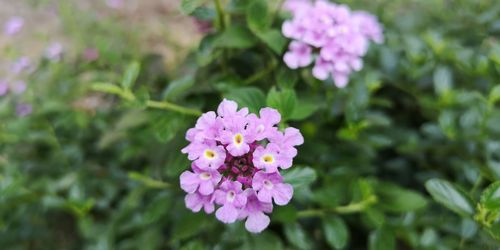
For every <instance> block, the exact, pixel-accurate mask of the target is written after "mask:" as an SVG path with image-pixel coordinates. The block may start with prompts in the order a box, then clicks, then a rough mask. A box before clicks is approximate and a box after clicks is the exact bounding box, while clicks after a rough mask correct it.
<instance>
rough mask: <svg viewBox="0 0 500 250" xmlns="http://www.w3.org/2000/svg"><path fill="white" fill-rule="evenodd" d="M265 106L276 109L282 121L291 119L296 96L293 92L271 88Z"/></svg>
mask: <svg viewBox="0 0 500 250" xmlns="http://www.w3.org/2000/svg"><path fill="white" fill-rule="evenodd" d="M266 102H267V105H268V106H269V107H271V108H275V109H277V110H278V111H279V112H280V113H281V117H282V119H283V120H284V121H286V120H288V119H289V118H290V117H292V115H293V112H294V110H295V106H296V105H297V96H296V95H295V91H293V90H291V89H282V90H279V91H278V90H276V88H272V89H271V90H270V91H269V93H268V94H267V101H266Z"/></svg>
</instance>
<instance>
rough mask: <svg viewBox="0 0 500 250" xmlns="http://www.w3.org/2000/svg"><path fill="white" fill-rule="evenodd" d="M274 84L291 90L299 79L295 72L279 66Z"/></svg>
mask: <svg viewBox="0 0 500 250" xmlns="http://www.w3.org/2000/svg"><path fill="white" fill-rule="evenodd" d="M275 78H276V84H278V86H280V87H281V88H293V86H295V84H296V83H297V81H298V80H299V77H298V75H297V71H294V70H291V69H289V68H288V67H286V66H281V67H279V68H278V70H277V71H276V77H275Z"/></svg>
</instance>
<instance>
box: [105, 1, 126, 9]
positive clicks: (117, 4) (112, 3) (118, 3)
mask: <svg viewBox="0 0 500 250" xmlns="http://www.w3.org/2000/svg"><path fill="white" fill-rule="evenodd" d="M123 4H124V3H123V0H106V5H108V7H110V8H113V9H119V8H121V7H123Z"/></svg>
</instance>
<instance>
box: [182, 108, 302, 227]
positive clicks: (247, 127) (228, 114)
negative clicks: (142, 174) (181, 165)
mask: <svg viewBox="0 0 500 250" xmlns="http://www.w3.org/2000/svg"><path fill="white" fill-rule="evenodd" d="M259 115H260V117H258V116H257V115H255V114H252V113H250V114H249V112H248V109H247V108H242V109H240V110H238V105H237V104H236V102H234V101H230V100H226V99H224V100H223V101H222V102H221V103H220V105H219V107H218V109H217V113H215V112H213V111H210V112H207V113H204V114H203V115H202V116H201V117H200V118H199V119H198V121H197V122H196V125H195V127H194V128H191V129H189V130H188V131H187V133H186V139H187V140H188V141H189V142H190V144H189V145H188V146H187V147H185V148H184V149H182V153H185V154H188V158H189V160H191V161H193V163H192V165H191V168H192V171H185V172H183V173H182V174H181V176H180V185H181V188H182V189H183V190H184V191H186V192H187V193H188V194H187V195H186V198H185V202H186V207H188V208H189V209H191V210H192V211H193V212H199V211H200V210H201V209H202V208H203V209H204V211H205V212H206V213H208V214H210V213H212V212H214V211H215V210H216V205H219V206H220V207H219V208H217V210H216V212H215V216H216V218H217V219H218V220H220V221H222V222H223V223H233V222H235V221H237V220H245V219H246V222H245V227H246V229H247V230H248V231H250V232H253V233H258V232H261V231H262V230H264V229H265V228H266V227H267V226H268V225H269V223H270V219H269V217H268V216H267V215H266V213H271V212H272V209H273V203H272V201H273V200H274V203H276V205H280V206H282V205H286V204H287V203H288V202H289V201H290V199H291V198H292V196H293V188H292V186H291V185H290V184H286V183H283V177H282V176H281V175H280V173H279V169H287V168H290V167H291V166H292V163H293V158H294V157H295V156H296V155H297V149H295V146H298V145H301V144H302V143H303V142H304V138H303V137H302V135H301V133H300V131H299V130H298V129H295V128H287V129H285V130H284V131H283V132H282V131H279V130H278V128H277V127H276V125H277V124H278V123H279V122H280V120H281V115H280V113H279V112H278V111H277V110H275V109H272V108H263V109H261V110H260V112H259Z"/></svg>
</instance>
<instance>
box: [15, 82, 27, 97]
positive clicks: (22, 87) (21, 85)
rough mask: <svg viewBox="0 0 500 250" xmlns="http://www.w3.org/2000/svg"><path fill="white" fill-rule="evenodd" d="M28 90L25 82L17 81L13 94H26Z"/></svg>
mask: <svg viewBox="0 0 500 250" xmlns="http://www.w3.org/2000/svg"><path fill="white" fill-rule="evenodd" d="M26 88H27V86H26V83H25V82H24V81H16V82H14V85H13V86H11V89H12V92H13V93H14V94H18V95H20V94H22V93H24V92H25V91H26Z"/></svg>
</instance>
